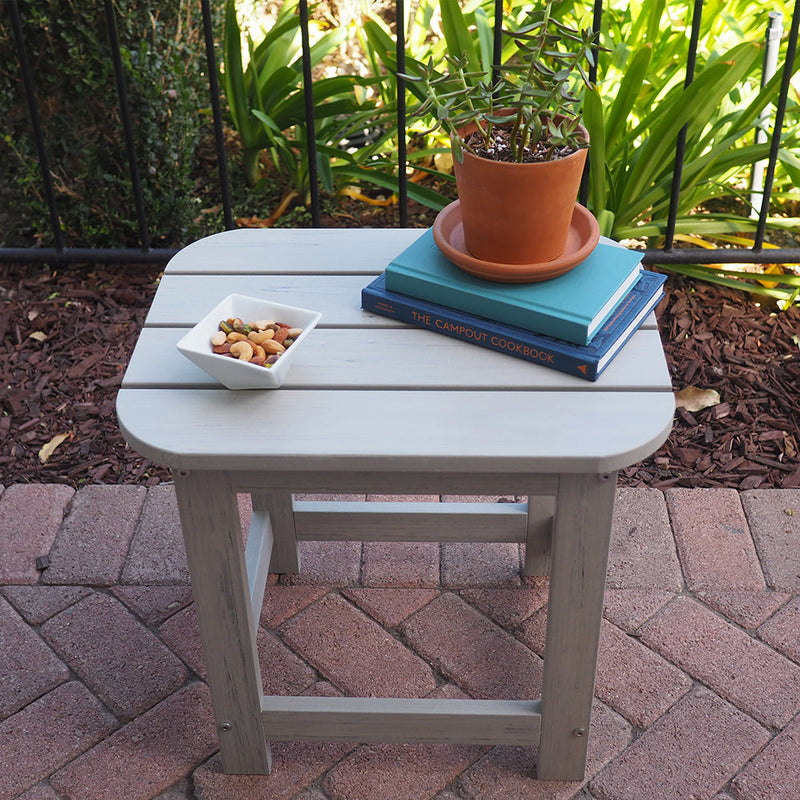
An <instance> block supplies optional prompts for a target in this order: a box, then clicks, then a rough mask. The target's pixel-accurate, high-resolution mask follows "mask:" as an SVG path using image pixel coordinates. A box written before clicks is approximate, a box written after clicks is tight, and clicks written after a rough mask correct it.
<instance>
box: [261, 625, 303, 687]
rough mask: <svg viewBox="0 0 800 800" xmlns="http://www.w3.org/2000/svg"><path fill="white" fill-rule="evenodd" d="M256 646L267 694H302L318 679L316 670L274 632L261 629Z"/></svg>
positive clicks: (263, 684) (263, 685)
mask: <svg viewBox="0 0 800 800" xmlns="http://www.w3.org/2000/svg"><path fill="white" fill-rule="evenodd" d="M256 646H257V648H258V663H259V664H260V666H261V683H262V688H263V690H264V693H265V694H268V695H269V694H291V695H294V694H300V693H301V692H302V691H303V690H304V689H308V688H309V687H310V686H312V685H313V684H314V682H315V681H316V674H315V673H314V670H313V669H311V667H309V666H308V664H305V663H304V662H303V661H301V660H300V659H299V658H298V657H297V656H296V655H295V654H294V653H293V652H292V651H291V650H289V648H288V647H286V645H285V644H284V643H283V642H281V641H278V639H276V638H275V636H274V635H273V634H271V633H267V632H266V631H263V630H259V632H258V636H257V638H256Z"/></svg>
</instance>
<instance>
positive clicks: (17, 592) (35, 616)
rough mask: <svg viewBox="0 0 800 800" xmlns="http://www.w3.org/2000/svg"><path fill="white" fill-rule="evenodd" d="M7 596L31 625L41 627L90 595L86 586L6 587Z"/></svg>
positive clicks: (4, 590)
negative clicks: (46, 621)
mask: <svg viewBox="0 0 800 800" xmlns="http://www.w3.org/2000/svg"><path fill="white" fill-rule="evenodd" d="M3 592H4V594H5V596H6V597H7V598H8V599H9V600H10V601H11V603H12V605H13V606H14V607H15V608H16V609H17V611H19V613H20V616H22V617H23V619H24V620H25V621H26V622H27V623H29V624H30V625H41V624H42V623H43V622H44V621H45V620H48V619H50V617H52V616H54V615H55V614H58V612H59V611H63V610H64V609H65V608H68V607H69V606H71V605H72V604H73V603H77V602H78V600H80V599H81V598H82V597H86V596H87V595H88V594H89V589H87V588H86V587H85V586H6V587H5V589H3Z"/></svg>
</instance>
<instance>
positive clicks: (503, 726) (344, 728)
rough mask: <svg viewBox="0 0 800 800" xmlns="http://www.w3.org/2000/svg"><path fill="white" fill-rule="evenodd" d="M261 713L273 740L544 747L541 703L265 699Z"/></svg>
mask: <svg viewBox="0 0 800 800" xmlns="http://www.w3.org/2000/svg"><path fill="white" fill-rule="evenodd" d="M261 707H262V709H263V721H264V730H265V734H266V736H267V738H268V739H270V740H284V739H285V740H290V741H344V742H426V743H445V742H455V743H461V744H517V745H528V746H536V745H537V744H538V743H539V722H540V705H539V703H538V702H537V701H522V700H429V699H421V700H417V699H412V700H407V699H397V698H351V697H264V698H263V699H262V703H261Z"/></svg>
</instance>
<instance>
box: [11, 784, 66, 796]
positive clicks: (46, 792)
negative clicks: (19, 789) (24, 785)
mask: <svg viewBox="0 0 800 800" xmlns="http://www.w3.org/2000/svg"><path fill="white" fill-rule="evenodd" d="M17 800H60V798H59V796H58V795H57V794H56V793H55V792H54V791H53V788H52V786H48V785H47V784H46V783H40V784H38V785H36V786H34V787H33V788H32V789H28V791H27V792H25V794H21V795H20V796H19V797H18V798H17Z"/></svg>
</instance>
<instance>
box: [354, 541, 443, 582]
mask: <svg viewBox="0 0 800 800" xmlns="http://www.w3.org/2000/svg"><path fill="white" fill-rule="evenodd" d="M361 575H362V579H361V582H362V583H363V585H364V586H386V587H406V588H411V587H421V586H430V587H437V586H438V585H439V544H438V542H366V543H365V544H364V564H363V567H362V572H361Z"/></svg>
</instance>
